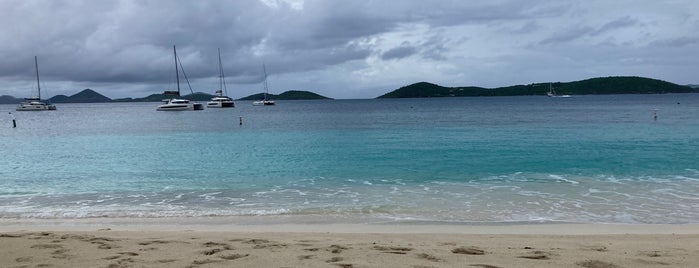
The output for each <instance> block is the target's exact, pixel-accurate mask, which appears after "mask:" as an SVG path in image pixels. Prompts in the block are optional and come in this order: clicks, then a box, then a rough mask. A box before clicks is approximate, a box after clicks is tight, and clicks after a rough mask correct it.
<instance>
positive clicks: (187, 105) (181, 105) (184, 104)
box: [156, 46, 204, 111]
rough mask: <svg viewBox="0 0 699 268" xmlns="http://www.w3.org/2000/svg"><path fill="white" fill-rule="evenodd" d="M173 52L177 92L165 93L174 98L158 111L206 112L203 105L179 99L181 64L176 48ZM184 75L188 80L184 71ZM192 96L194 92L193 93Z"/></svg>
mask: <svg viewBox="0 0 699 268" xmlns="http://www.w3.org/2000/svg"><path fill="white" fill-rule="evenodd" d="M172 51H173V52H174V54H175V77H176V80H177V91H173V90H167V91H165V92H164V94H165V95H172V96H173V97H172V98H171V99H164V100H163V102H165V104H162V105H159V106H158V108H157V109H156V110H158V111H189V110H204V105H203V104H201V103H196V102H190V101H189V100H186V99H179V98H178V97H179V96H180V72H179V69H178V67H177V65H178V64H181V63H180V61H179V59H178V58H177V49H175V46H172ZM182 73H183V74H184V76H185V79H187V74H186V73H185V72H184V70H182ZM187 84H188V85H189V80H187ZM189 90H190V91H192V87H191V86H190V87H189ZM192 94H194V92H193V91H192Z"/></svg>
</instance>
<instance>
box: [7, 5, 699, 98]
mask: <svg viewBox="0 0 699 268" xmlns="http://www.w3.org/2000/svg"><path fill="white" fill-rule="evenodd" d="M622 4H623V3H619V2H613V3H610V2H607V1H586V2H582V3H575V4H570V3H559V2H557V1H548V0H534V1H516V0H499V1H494V2H487V3H486V2H482V3H480V2H472V1H457V0H441V1H417V0H406V1H369V0H366V1H364V0H356V1H341V0H337V1H335V0H330V1H328V0H305V1H303V0H293V1H292V0H276V1H267V0H266V1H258V0H240V1H184V0H181V1H180V0H177V1H165V0H151V1H137V0H106V1H89V0H71V1H68V0H58V1H41V0H26V1H25V0H5V1H0V10H2V11H3V12H2V13H3V16H0V24H1V25H4V26H3V30H2V31H0V58H1V59H2V61H0V83H2V84H3V85H4V87H3V89H2V91H0V95H4V94H9V95H15V96H22V95H23V94H25V93H24V91H26V88H29V87H30V86H31V83H32V76H33V57H34V56H35V55H36V56H38V57H39V64H40V69H41V71H42V80H43V81H46V83H48V84H49V85H51V86H53V87H54V88H55V89H54V90H52V91H50V92H52V93H55V94H59V93H60V94H67V95H70V94H74V93H76V92H77V91H79V90H81V89H82V88H85V87H90V88H93V89H95V90H97V91H99V92H101V93H103V94H105V95H107V96H110V97H126V96H133V97H139V96H145V95H148V94H152V93H156V92H159V91H160V90H162V89H163V88H164V87H166V86H167V83H168V78H169V76H170V72H171V69H172V65H173V59H172V46H173V45H177V50H178V55H179V56H180V58H181V59H182V63H183V65H184V67H185V69H186V70H187V74H188V76H189V77H190V78H191V79H192V81H193V83H194V86H195V90H198V91H205V92H210V93H211V92H212V90H213V87H214V85H213V84H215V83H214V82H215V81H216V74H217V64H216V59H217V55H216V50H217V48H220V49H221V52H222V58H223V62H224V69H225V72H226V75H227V78H228V79H229V80H230V81H231V83H232V84H233V85H232V87H233V88H235V91H234V93H232V95H233V96H234V97H242V96H246V95H248V94H252V93H256V92H257V91H259V89H260V87H259V85H258V84H256V83H259V82H260V81H261V78H262V75H261V65H262V61H263V60H264V61H265V62H266V63H267V67H268V71H269V73H270V79H272V81H273V83H274V87H275V88H276V89H278V90H280V91H284V90H287V89H290V88H292V87H293V88H295V89H316V88H318V87H322V88H321V89H318V90H321V91H323V92H321V93H324V95H327V96H330V97H334V96H336V95H337V96H343V97H350V98H358V97H359V98H360V97H374V96H376V95H380V94H381V93H384V92H385V91H389V90H392V89H393V88H385V89H383V90H382V91H384V92H376V93H375V94H371V93H368V92H371V91H372V90H376V89H377V88H383V87H394V86H401V85H402V84H403V83H410V82H416V81H432V82H435V83H439V82H448V83H449V84H451V85H478V86H499V85H509V84H516V83H527V82H536V81H539V80H541V81H546V80H552V79H550V77H549V76H556V75H557V74H560V77H569V78H573V77H574V75H571V74H575V73H576V72H577V70H580V69H590V70H592V69H595V70H598V69H599V68H597V67H596V66H595V65H596V64H599V63H601V62H603V63H604V64H605V66H608V67H607V68H606V69H605V70H616V71H615V73H629V74H634V73H633V72H635V71H638V69H637V68H631V67H629V66H628V61H627V60H628V59H638V60H639V61H641V62H643V61H645V62H651V61H653V60H654V59H660V58H663V59H665V61H666V62H665V64H668V65H672V62H678V63H677V64H678V66H679V65H682V66H685V68H686V66H692V65H687V64H686V61H687V57H686V56H684V57H683V56H679V55H681V54H685V55H693V54H696V52H697V46H698V45H699V40H697V38H694V37H692V36H694V33H696V32H697V31H699V24H697V23H696V21H697V17H696V15H693V14H691V13H688V12H687V10H697V9H699V3H697V2H695V1H691V0H680V1H676V2H673V5H672V8H665V7H666V5H664V4H662V3H656V2H654V1H641V3H638V2H633V3H632V4H627V5H623V8H624V9H625V10H624V12H623V14H624V15H623V16H619V12H618V9H619V5H622ZM647 14H653V15H652V16H649V15H647ZM662 47H672V48H674V49H676V50H677V51H672V53H670V52H668V51H666V50H663V49H661V48H662ZM605 53H617V54H615V55H608V54H605ZM620 54H623V55H624V57H621V56H619V57H617V56H616V55H620ZM543 55H546V58H548V59H551V60H552V61H562V60H565V59H571V58H575V59H580V61H579V62H578V63H576V64H575V65H576V66H575V69H572V68H573V67H570V68H571V69H570V70H567V69H566V68H567V67H565V66H561V65H558V66H557V67H556V68H551V67H547V66H548V65H542V66H541V67H539V68H540V69H538V70H531V66H532V65H531V64H532V63H531V60H532V59H536V58H542V57H543ZM465 59H467V60H465ZM406 61H410V62H411V63H414V62H415V61H419V62H421V64H419V65H420V66H419V67H420V68H416V67H415V66H414V64H412V66H411V64H403V63H404V62H406ZM694 61H699V59H696V60H694ZM433 64H434V65H435V66H436V65H439V66H440V68H439V69H437V68H435V67H434V66H433ZM569 66H572V65H569ZM693 66H699V64H694V65H693ZM408 68H411V69H410V72H408V71H407V69H408ZM421 68H424V69H421ZM691 68H696V67H691ZM435 70H440V72H436V71H435ZM459 70H469V72H468V73H465V72H464V71H459ZM522 70H526V72H523V71H522ZM654 70H658V69H657V68H656V69H654ZM506 72H512V73H515V74H517V73H528V75H526V76H518V75H505V74H504V73H506ZM407 73H410V75H407ZM494 73H498V74H501V75H497V76H495V75H492V74H494ZM577 73H578V74H579V77H577V78H580V79H582V78H587V76H588V75H590V74H598V73H597V72H590V73H589V74H588V73H580V72H577ZM684 73H689V72H684ZM477 74H483V75H482V76H480V75H477ZM599 74H601V73H599ZM601 75H604V74H601ZM648 75H649V76H652V77H654V78H659V79H668V80H672V82H678V83H689V82H694V83H696V82H697V81H694V80H695V79H696V78H695V77H694V76H689V75H686V76H679V75H680V73H678V72H673V73H670V72H664V71H662V70H658V71H657V73H650V74H648ZM486 76H487V77H486ZM339 77H342V79H339ZM493 77H498V79H499V80H498V81H494V80H492V79H493ZM23 81H24V83H25V84H27V86H22V82H23ZM333 81H335V82H336V85H335V84H333ZM338 81H339V82H338ZM321 82H322V84H319V83H321ZM349 87H361V88H349ZM352 92H357V93H356V94H358V95H351V94H353V93H352ZM348 94H349V95H348Z"/></svg>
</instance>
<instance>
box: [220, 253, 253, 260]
mask: <svg viewBox="0 0 699 268" xmlns="http://www.w3.org/2000/svg"><path fill="white" fill-rule="evenodd" d="M247 256H250V254H229V255H222V256H219V258H221V259H224V260H229V261H232V260H237V259H240V258H243V257H247Z"/></svg>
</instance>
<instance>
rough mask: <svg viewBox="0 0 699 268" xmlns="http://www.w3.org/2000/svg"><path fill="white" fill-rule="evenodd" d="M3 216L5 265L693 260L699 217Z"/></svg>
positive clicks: (424, 266)
mask: <svg viewBox="0 0 699 268" xmlns="http://www.w3.org/2000/svg"><path fill="white" fill-rule="evenodd" d="M158 220H162V219H146V220H145V221H144V220H143V219H104V218H101V219H80V220H68V221H66V220H39V221H36V220H8V219H2V220H0V248H2V249H3V250H2V251H0V267H115V268H116V267H343V268H356V267H414V268H428V267H481V268H504V267H586V268H619V267H695V266H696V264H698V263H699V224H678V225H671V224H660V225H650V224H649V225H630V224H629V225H626V224H566V223H562V224H525V225H519V224H514V225H509V224H505V225H445V224H441V225H429V224H413V225H411V224H339V223H332V224H331V223H324V224H318V223H316V224H279V223H271V224H255V225H250V224H237V223H235V222H231V221H230V219H228V220H229V221H228V223H227V224H220V223H221V221H217V222H216V223H217V224H212V222H211V221H208V222H207V221H202V219H198V220H199V221H198V222H194V221H192V220H193V219H189V220H188V219H184V220H185V221H184V222H183V223H179V224H177V223H175V220H183V219H168V221H167V222H164V221H158Z"/></svg>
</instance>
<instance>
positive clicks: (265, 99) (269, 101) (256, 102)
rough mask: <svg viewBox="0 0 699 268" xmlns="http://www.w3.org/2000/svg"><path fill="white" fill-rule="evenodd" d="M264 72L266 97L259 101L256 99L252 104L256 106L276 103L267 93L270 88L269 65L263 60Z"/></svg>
mask: <svg viewBox="0 0 699 268" xmlns="http://www.w3.org/2000/svg"><path fill="white" fill-rule="evenodd" d="M262 72H263V73H264V80H263V85H264V87H265V92H264V99H262V100H259V101H254V102H253V103H252V105H255V106H267V105H274V101H273V100H270V99H267V94H268V93H269V88H268V87H267V67H266V66H265V63H264V62H262Z"/></svg>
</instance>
